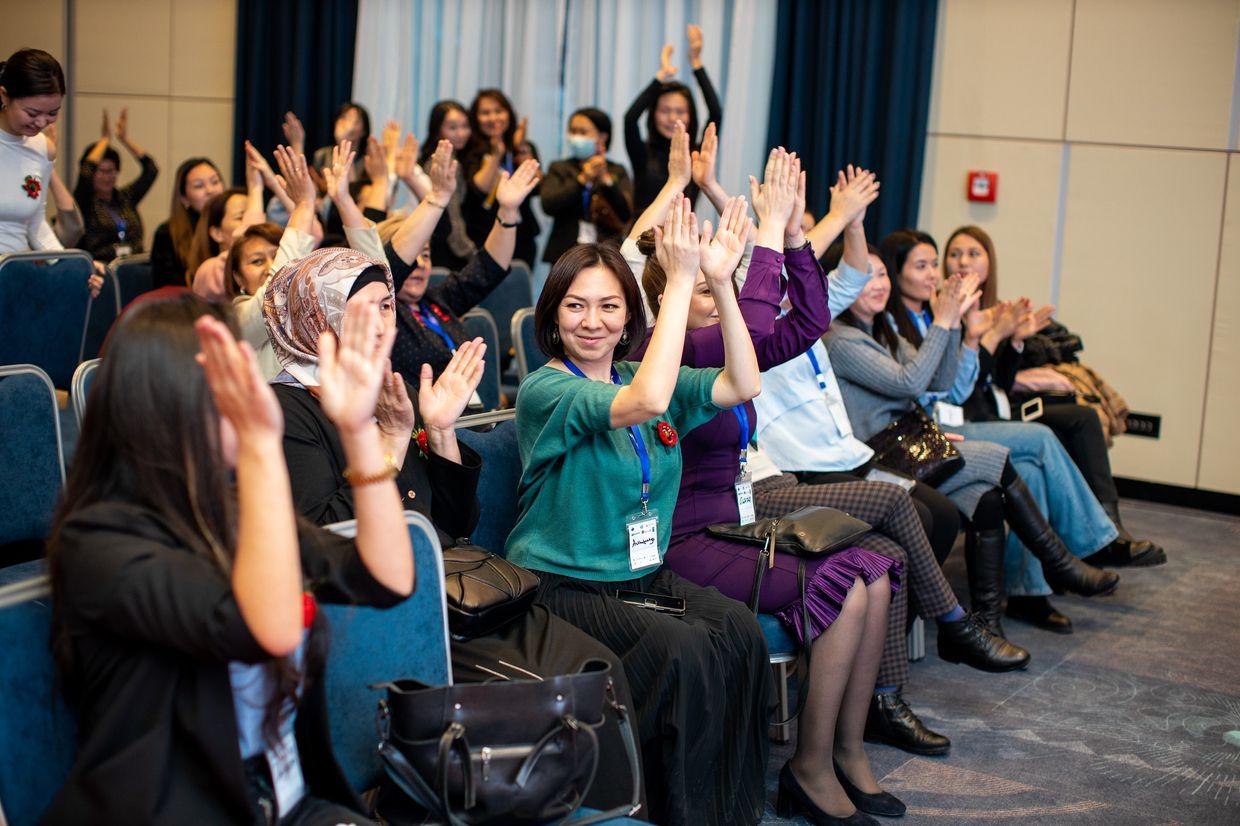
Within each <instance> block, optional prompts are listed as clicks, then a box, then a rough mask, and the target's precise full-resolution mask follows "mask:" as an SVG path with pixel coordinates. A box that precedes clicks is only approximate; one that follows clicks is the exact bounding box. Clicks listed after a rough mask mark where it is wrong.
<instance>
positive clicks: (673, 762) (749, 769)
mask: <svg viewBox="0 0 1240 826" xmlns="http://www.w3.org/2000/svg"><path fill="white" fill-rule="evenodd" d="M538 576H539V577H540V578H541V580H542V584H541V586H540V587H539V592H538V600H539V602H540V603H542V604H544V605H546V606H547V607H548V608H550V609H551V611H552V612H554V613H555V614H557V615H559V616H561V617H563V618H564V619H566V620H568V621H569V622H570V623H572V624H573V625H575V626H577V627H578V628H580V629H581V630H582V631H584V632H586V633H587V634H589V635H590V636H592V637H594V638H595V639H597V640H599V641H601V642H602V643H604V644H605V645H607V647H608V648H610V649H611V650H612V651H614V652H616V653H617V654H618V655H619V656H620V659H621V661H622V662H623V663H624V670H625V673H626V674H627V675H628V680H629V687H630V689H631V690H632V691H633V696H634V697H635V698H636V703H637V705H636V712H637V722H638V732H639V738H640V740H641V747H642V756H643V763H644V766H645V777H646V796H647V799H648V801H649V805H650V814H649V816H650V819H651V820H653V821H654V822H656V823H664V824H689V823H692V824H733V823H736V824H753V823H757V822H758V821H759V820H761V819H762V813H763V810H764V809H765V807H766V789H765V782H764V781H765V772H766V760H767V755H768V752H769V748H770V745H769V741H768V740H767V725H768V721H769V720H770V715H771V714H772V713H773V711H774V708H773V701H774V696H775V695H774V684H773V681H772V678H771V668H770V661H769V657H768V654H767V650H766V640H765V639H764V638H763V636H762V631H761V629H760V628H759V626H758V622H757V619H756V618H755V617H754V615H753V613H752V612H751V611H750V610H749V609H748V608H747V607H746V606H745V605H743V604H742V603H740V602H737V601H735V600H732V599H729V598H728V597H725V596H724V595H723V594H721V593H719V591H717V590H715V589H714V588H702V587H700V586H697V585H694V584H693V583H692V582H689V581H688V580H686V579H684V578H683V577H681V576H680V575H678V574H676V573H674V572H673V571H671V570H669V569H667V568H660V569H659V570H658V571H657V572H655V573H651V574H647V575H646V576H643V577H641V578H639V579H635V580H630V581H627V582H606V583H601V582H589V581H583V580H579V579H573V578H571V577H565V576H559V575H557V574H551V573H547V572H544V571H539V572H538ZM620 589H628V590H635V591H644V592H647V593H655V594H663V595H668V596H676V597H681V598H683V599H684V601H685V616H683V617H674V616H671V615H669V614H662V613H658V612H656V611H652V610H648V609H644V608H636V607H633V606H630V605H628V604H626V603H623V602H621V601H620V600H619V599H616V598H615V593H616V591H618V590H620Z"/></svg>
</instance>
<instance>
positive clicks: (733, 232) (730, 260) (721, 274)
mask: <svg viewBox="0 0 1240 826" xmlns="http://www.w3.org/2000/svg"><path fill="white" fill-rule="evenodd" d="M751 229H753V219H751V218H750V217H749V205H748V204H747V203H746V202H745V199H744V198H743V197H739V196H738V197H735V198H729V199H728V202H727V203H726V204H725V205H724V207H723V214H722V215H720V216H719V228H718V229H717V230H716V231H715V233H714V237H713V238H712V237H711V227H710V222H709V221H707V222H705V223H704V224H703V225H702V235H701V240H700V242H699V248H698V259H699V265H700V267H701V269H702V273H703V274H704V275H705V276H706V280H707V282H708V283H709V284H710V287H711V289H712V290H717V289H725V288H726V289H729V290H730V289H732V273H734V272H735V271H736V265H737V264H739V263H740V261H741V256H742V255H743V254H744V252H745V239H746V238H747V237H748V236H749V231H750V230H751Z"/></svg>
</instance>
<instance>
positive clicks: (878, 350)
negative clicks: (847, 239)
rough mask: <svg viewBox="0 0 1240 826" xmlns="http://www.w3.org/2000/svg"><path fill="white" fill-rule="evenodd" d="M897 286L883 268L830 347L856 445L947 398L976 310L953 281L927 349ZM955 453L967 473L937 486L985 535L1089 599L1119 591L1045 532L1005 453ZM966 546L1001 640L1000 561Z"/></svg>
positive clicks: (967, 447) (978, 593)
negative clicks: (893, 317)
mask: <svg viewBox="0 0 1240 826" xmlns="http://www.w3.org/2000/svg"><path fill="white" fill-rule="evenodd" d="M890 293H891V281H890V279H889V278H888V276H887V271H886V268H885V267H876V268H875V270H874V275H873V277H872V278H871V279H870V282H869V283H868V284H867V285H866V287H865V289H864V290H862V292H861V295H860V296H858V298H857V300H856V301H855V302H854V303H853V305H852V306H851V307H850V308H849V309H848V310H846V311H844V312H843V313H842V314H841V315H840V316H839V318H838V321H839V322H842V323H838V324H833V325H832V326H831V328H830V329H829V330H828V331H827V335H826V337H825V339H826V342H827V352H828V354H829V356H830V359H831V367H832V368H833V369H834V370H835V372H836V374H837V376H838V378H839V384H840V392H841V394H842V396H843V398H844V406H845V407H846V408H847V410H848V417H849V419H850V420H851V422H852V425H853V429H854V431H855V432H856V434H857V437H858V438H861V439H869V438H871V437H872V436H874V434H876V433H878V432H879V431H880V430H882V429H883V428H884V427H886V426H887V424H888V423H890V422H892V421H894V420H896V419H898V418H899V417H900V416H901V415H903V414H904V413H905V412H906V411H908V410H910V409H911V408H912V407H913V406H914V405H916V404H917V398H918V396H920V395H921V394H922V393H924V392H926V391H927V390H948V389H950V388H951V385H952V382H953V381H954V380H955V376H956V367H957V359H958V358H959V352H960V323H961V319H962V318H963V317H964V314H965V313H967V312H968V311H969V309H971V308H972V307H973V305H974V304H976V303H977V300H978V298H979V296H980V295H981V293H980V291H979V290H978V289H977V280H976V278H972V277H971V278H960V277H953V278H952V279H949V280H948V282H947V283H946V284H945V285H944V287H943V289H942V290H941V291H940V292H939V293H938V294H937V295H936V298H935V300H934V301H933V314H934V322H933V324H932V325H931V327H930V329H929V331H928V332H927V334H926V337H925V340H924V341H923V342H922V345H921V347H920V348H914V347H913V346H912V345H911V344H909V343H908V341H906V340H905V339H903V338H901V337H900V336H899V335H898V334H897V333H896V331H895V328H894V327H893V326H892V324H891V321H890V319H889V318H888V317H887V314H886V311H885V308H886V305H887V298H888V296H889V295H890ZM956 447H957V449H959V451H960V453H961V455H962V456H963V457H964V460H965V464H964V467H963V468H961V469H960V470H958V471H956V473H954V474H953V475H952V476H950V477H949V478H948V479H946V480H945V481H943V482H941V483H940V484H939V485H937V487H938V489H939V491H940V492H941V493H943V494H946V495H947V496H948V497H949V498H951V500H952V501H953V502H955V503H956V506H957V507H958V508H960V511H961V512H962V513H963V514H964V515H965V516H966V517H968V518H969V519H970V521H971V523H972V526H973V528H974V529H975V530H978V531H983V530H984V531H994V530H1003V527H1004V523H1005V522H1006V524H1007V525H1008V526H1010V527H1011V529H1012V530H1013V531H1015V532H1016V534H1017V536H1019V537H1020V538H1021V541H1023V542H1024V543H1025V545H1026V546H1027V547H1028V548H1029V549H1030V550H1031V551H1032V552H1033V554H1034V555H1035V556H1036V557H1037V558H1038V560H1039V561H1040V562H1041V563H1042V568H1043V571H1044V573H1045V574H1046V578H1047V580H1048V581H1049V582H1050V583H1051V584H1052V585H1053V586H1056V587H1058V588H1060V589H1062V590H1066V591H1072V592H1074V593H1078V594H1081V595H1083V596H1093V595H1096V594H1105V593H1110V592H1111V591H1113V590H1115V587H1116V585H1117V584H1118V583H1119V577H1118V576H1117V575H1116V574H1115V573H1114V572H1111V571H1103V570H1100V569H1098V568H1094V567H1092V566H1090V565H1088V564H1086V563H1084V562H1082V561H1081V560H1079V559H1078V558H1077V557H1075V556H1073V555H1072V553H1071V552H1070V551H1069V550H1068V548H1067V546H1066V545H1064V543H1063V540H1061V539H1060V538H1059V536H1058V535H1057V534H1056V533H1055V531H1054V529H1053V528H1052V527H1051V526H1050V525H1049V524H1048V523H1047V521H1046V517H1044V516H1043V515H1042V512H1041V511H1040V510H1039V509H1038V506H1037V502H1036V501H1035V500H1034V498H1033V496H1032V495H1031V494H1030V493H1029V489H1028V488H1027V487H1025V483H1024V482H1023V481H1022V480H1021V478H1020V476H1019V475H1018V474H1017V473H1016V471H1015V470H1014V469H1013V468H1012V464H1011V462H1009V461H1008V451H1007V448H1005V447H1002V446H1001V445H997V444H995V443H993V442H986V441H981V440H977V439H969V440H961V441H957V442H956ZM970 550H971V544H970V545H968V546H966V553H967V554H968V557H969V558H968V560H967V562H968V568H969V590H970V593H971V596H972V598H973V600H974V601H975V603H976V604H975V608H976V609H982V612H983V613H984V615H985V619H986V620H987V623H988V624H989V625H990V626H991V627H992V629H993V630H996V631H999V629H1000V628H1001V626H1000V619H999V614H1000V612H999V610H997V609H996V606H998V605H1002V599H1003V566H1002V563H1001V562H999V563H998V564H995V562H994V560H995V555H994V554H990V555H982V554H978V553H975V552H973V553H970V552H969V551H970Z"/></svg>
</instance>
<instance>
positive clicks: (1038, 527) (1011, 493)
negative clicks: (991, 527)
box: [1003, 477, 1119, 597]
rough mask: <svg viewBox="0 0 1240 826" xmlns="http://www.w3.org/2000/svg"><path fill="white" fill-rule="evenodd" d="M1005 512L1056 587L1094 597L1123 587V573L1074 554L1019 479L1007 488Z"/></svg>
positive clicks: (1008, 521)
mask: <svg viewBox="0 0 1240 826" xmlns="http://www.w3.org/2000/svg"><path fill="white" fill-rule="evenodd" d="M1003 513H1004V516H1006V517H1007V523H1008V525H1010V526H1011V528H1012V530H1013V531H1015V532H1016V535H1017V536H1018V537H1020V541H1021V542H1023V543H1024V544H1025V547H1026V548H1028V549H1029V550H1030V551H1031V552H1032V553H1033V555H1034V556H1035V557H1037V558H1038V560H1039V561H1040V562H1041V563H1042V572H1043V573H1044V574H1045V575H1046V581H1047V582H1049V583H1050V585H1051V587H1052V588H1059V589H1062V590H1064V591H1071V592H1072V593H1074V594H1080V595H1081V596H1084V597H1092V596H1098V595H1099V594H1109V593H1111V592H1112V591H1114V590H1115V587H1116V586H1117V585H1119V574H1117V573H1115V572H1114V571H1103V570H1101V569H1099V568H1095V567H1094V566H1092V565H1089V564H1087V563H1085V562H1082V561H1081V560H1079V559H1077V558H1076V557H1075V556H1073V555H1072V552H1071V551H1069V550H1068V547H1067V546H1066V545H1064V544H1063V540H1062V539H1060V538H1059V535H1058V534H1056V533H1055V529H1054V528H1052V527H1051V526H1050V523H1049V522H1047V521H1046V517H1045V516H1043V515H1042V512H1041V511H1040V510H1038V503H1037V502H1035V501H1034V499H1033V494H1031V493H1030V492H1029V488H1027V487H1025V483H1024V481H1022V480H1021V479H1020V478H1019V477H1017V478H1016V479H1014V480H1013V481H1012V482H1011V484H1009V485H1007V486H1006V487H1004V488H1003Z"/></svg>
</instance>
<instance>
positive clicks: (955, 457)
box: [866, 407, 964, 487]
mask: <svg viewBox="0 0 1240 826" xmlns="http://www.w3.org/2000/svg"><path fill="white" fill-rule="evenodd" d="M866 444H868V445H869V446H870V447H872V448H874V461H875V462H877V463H878V464H880V465H885V466H886V467H889V468H894V469H895V470H898V471H900V472H901V473H904V474H907V475H908V476H911V477H913V478H914V479H916V480H917V481H918V482H922V483H923V484H927V485H930V486H931V487H934V486H935V485H937V484H939V483H940V482H942V481H943V480H945V479H947V478H949V477H950V476H951V475H952V474H953V473H955V472H956V471H958V470H960V469H961V468H962V467H964V457H963V456H961V455H960V451H958V450H956V446H955V445H953V444H952V443H951V441H950V440H949V439H948V438H947V435H946V434H945V433H944V432H943V431H942V430H940V429H939V426H938V425H937V424H935V423H934V419H931V418H930V417H929V416H928V415H926V411H924V410H922V409H921V408H920V407H914V408H913V409H912V410H910V411H908V412H907V413H905V414H904V415H903V416H901V417H900V418H898V419H896V420H895V421H894V422H892V423H891V424H889V425H887V426H886V427H885V428H883V429H882V430H881V431H879V432H878V433H876V434H875V435H874V436H873V437H872V438H870V439H869V441H867V442H866Z"/></svg>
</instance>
